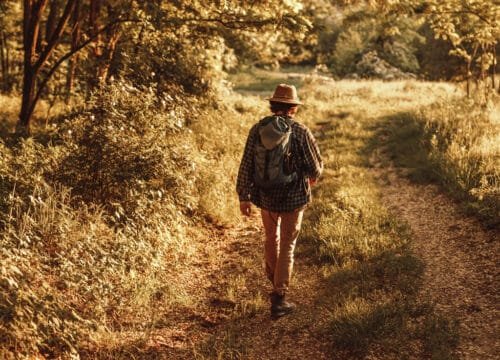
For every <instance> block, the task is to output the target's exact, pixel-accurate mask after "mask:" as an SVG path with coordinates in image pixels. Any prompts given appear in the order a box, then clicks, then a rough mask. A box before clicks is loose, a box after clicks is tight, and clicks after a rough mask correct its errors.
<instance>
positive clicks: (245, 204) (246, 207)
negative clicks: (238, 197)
mask: <svg viewBox="0 0 500 360" xmlns="http://www.w3.org/2000/svg"><path fill="white" fill-rule="evenodd" d="M240 211H241V215H243V216H250V214H251V213H252V203H251V202H250V201H241V202H240Z"/></svg>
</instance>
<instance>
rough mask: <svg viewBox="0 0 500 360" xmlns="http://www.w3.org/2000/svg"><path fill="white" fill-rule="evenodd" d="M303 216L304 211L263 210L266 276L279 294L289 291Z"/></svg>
mask: <svg viewBox="0 0 500 360" xmlns="http://www.w3.org/2000/svg"><path fill="white" fill-rule="evenodd" d="M303 214H304V210H303V209H298V210H295V211H293V212H286V213H277V212H272V211H267V210H264V209H262V210H261V215H262V223H263V224H264V233H265V243H264V256H265V261H266V274H267V277H268V278H269V280H271V282H272V283H273V285H274V292H276V293H279V294H284V293H285V292H286V291H287V290H288V286H289V283H290V278H291V276H292V269H293V252H294V250H295V243H296V242H297V237H298V236H299V232H300V226H301V224H302V215H303Z"/></svg>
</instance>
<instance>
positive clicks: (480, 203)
mask: <svg viewBox="0 0 500 360" xmlns="http://www.w3.org/2000/svg"><path fill="white" fill-rule="evenodd" d="M494 114H495V111H494V109H490V111H485V109H484V108H481V107H480V106H478V105H476V104H475V103H474V102H473V101H463V100H461V101H452V102H449V101H448V102H441V103H438V104H435V105H434V106H431V107H428V108H425V109H423V110H422V111H421V112H420V114H419V117H418V119H419V120H420V122H421V123H422V124H424V136H425V143H426V146H427V151H428V158H429V160H430V162H431V165H432V166H433V167H434V168H435V173H436V175H437V177H438V178H439V180H440V181H441V182H442V183H443V184H444V185H445V186H446V187H447V188H449V190H450V191H451V192H452V193H453V194H455V195H456V196H458V197H459V198H462V199H466V200H467V201H468V204H469V207H470V208H471V209H473V210H474V211H475V212H476V213H478V214H479V215H481V216H482V217H484V218H485V219H488V220H489V221H492V222H493V223H495V222H496V223H498V219H499V218H500V148H499V145H498V144H500V138H499V135H498V134H500V128H499V125H498V123H496V122H495V121H494V119H493V116H494Z"/></svg>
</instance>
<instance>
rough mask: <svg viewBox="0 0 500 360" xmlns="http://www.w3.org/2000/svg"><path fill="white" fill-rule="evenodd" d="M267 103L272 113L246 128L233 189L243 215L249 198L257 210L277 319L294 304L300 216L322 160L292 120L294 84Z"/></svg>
mask: <svg viewBox="0 0 500 360" xmlns="http://www.w3.org/2000/svg"><path fill="white" fill-rule="evenodd" d="M269 102H270V106H271V112H272V113H273V115H272V116H267V117H265V118H264V119H262V120H261V121H259V122H258V123H257V124H255V125H254V126H253V127H252V128H251V130H250V133H249V135H248V138H247V142H246V145H245V150H244V153H243V158H242V160H241V164H240V168H239V172H238V180H237V185H236V190H237V192H238V196H239V200H240V210H241V213H242V214H243V215H244V216H249V215H250V213H251V206H252V203H253V204H254V205H255V206H257V207H258V208H260V209H261V216H262V223H263V225H264V233H265V244H264V254H265V265H266V275H267V277H268V278H269V280H270V281H271V282H272V284H273V291H272V293H271V316H272V317H273V318H278V317H281V316H283V315H286V314H289V313H290V312H292V311H293V310H294V308H295V305H294V304H293V303H291V302H288V301H286V300H285V295H286V293H287V291H288V287H289V282H290V277H291V274H292V268H293V258H294V249H295V243H296V241H297V237H298V235H299V232H300V227H301V223H302V215H303V213H304V209H305V207H306V206H307V204H308V203H309V202H310V201H311V186H312V185H314V184H315V183H316V181H317V179H318V178H319V176H320V175H321V172H322V171H323V162H322V160H321V157H320V153H319V149H318V146H317V144H316V141H315V139H314V137H313V135H312V133H311V131H310V130H309V129H308V128H307V127H306V126H305V125H303V124H300V123H298V122H296V121H294V116H295V114H296V113H297V110H298V106H299V105H301V104H302V103H301V102H300V101H299V98H298V96H297V90H296V89H295V87H294V86H293V85H286V84H280V85H278V86H277V87H276V90H275V91H274V94H273V96H272V97H271V98H270V99H269Z"/></svg>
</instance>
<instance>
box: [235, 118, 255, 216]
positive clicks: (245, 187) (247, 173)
mask: <svg viewBox="0 0 500 360" xmlns="http://www.w3.org/2000/svg"><path fill="white" fill-rule="evenodd" d="M254 142H255V126H254V127H252V129H250V132H249V134H248V137H247V142H246V144H245V150H244V151H243V156H242V158H241V163H240V168H239V171H238V180H237V182H236V191H237V193H238V197H239V199H240V210H241V212H242V213H243V215H249V214H250V211H249V210H250V194H251V191H252V187H253V177H254V174H253V173H254V163H253V161H254V160H253V151H254ZM244 203H246V204H244Z"/></svg>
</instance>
